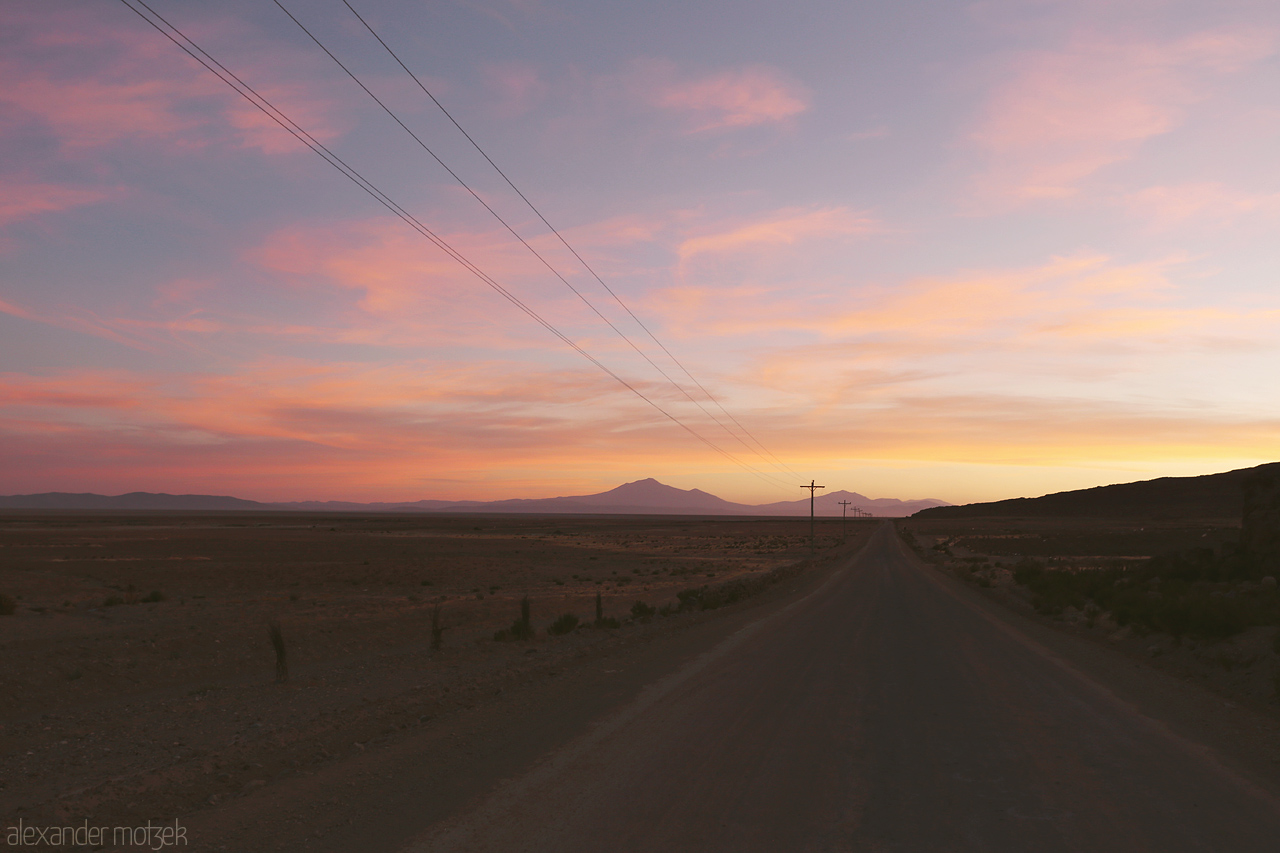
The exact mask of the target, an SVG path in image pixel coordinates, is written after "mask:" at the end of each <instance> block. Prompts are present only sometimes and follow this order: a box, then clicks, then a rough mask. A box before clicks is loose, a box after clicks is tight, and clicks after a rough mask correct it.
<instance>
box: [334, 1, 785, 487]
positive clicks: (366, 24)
mask: <svg viewBox="0 0 1280 853" xmlns="http://www.w3.org/2000/svg"><path fill="white" fill-rule="evenodd" d="M342 4H343V5H344V6H346V7H347V8H348V9H350V10H351V14H353V15H355V16H356V20H358V21H359V22H360V23H361V24H363V25H364V28H365V29H366V30H368V31H369V35H371V36H373V37H374V38H375V39H376V40H377V42H378V44H380V45H382V47H383V49H385V50H386V51H387V53H388V54H389V55H390V56H391V58H392V59H394V60H395V62H396V64H397V65H399V66H400V67H401V68H402V69H404V72H405V73H406V74H408V75H409V77H410V79H412V80H413V82H414V83H415V84H417V86H418V88H419V89H421V90H422V93H423V94H424V95H426V96H427V97H428V98H430V99H431V103H433V104H435V105H436V107H437V108H439V110H440V112H442V113H443V114H444V116H445V118H447V119H449V121H450V122H451V123H452V124H453V126H454V127H456V128H457V129H458V132H459V133H461V134H462V135H463V136H464V137H466V140H467V142H470V143H471V146H472V147H473V148H475V149H476V151H477V152H478V153H479V154H480V156H481V157H483V158H484V160H485V162H486V163H488V164H489V165H490V166H492V167H493V170H494V171H495V172H497V173H498V174H499V175H500V176H501V177H502V180H504V181H505V182H506V184H507V186H509V187H511V190H512V191H513V192H514V193H515V194H516V195H518V196H519V197H520V200H521V201H523V202H524V203H525V204H526V205H528V207H529V209H530V210H531V211H533V213H534V215H535V216H537V217H538V219H540V220H541V221H542V224H543V225H545V226H547V229H548V230H549V231H550V232H551V233H552V234H554V235H556V239H558V240H559V241H560V242H561V243H562V244H563V245H564V247H565V248H566V249H568V250H569V252H570V253H571V254H572V255H573V256H574V257H575V258H577V260H578V262H579V263H580V264H582V266H583V268H584V269H585V270H586V271H587V272H588V273H590V274H591V277H592V278H594V279H595V280H596V281H598V282H599V283H600V286H601V287H603V288H604V289H605V290H606V291H607V292H608V294H609V295H610V296H611V297H613V300H614V301H615V302H617V303H618V305H619V306H620V307H621V308H622V310H623V311H625V312H626V313H627V315H628V316H629V317H631V319H632V320H634V321H635V323H636V325H638V326H639V327H640V328H641V329H643V330H644V333H645V334H646V335H648V336H649V339H650V340H652V341H653V342H654V343H655V344H657V345H658V347H659V348H660V349H661V350H662V351H663V352H664V353H666V355H667V358H669V359H671V361H672V362H674V363H675V365H676V366H677V367H679V368H680V370H681V371H682V372H683V373H684V375H685V376H687V377H689V381H690V382H692V383H693V384H694V385H695V386H697V388H698V390H699V391H701V392H702V393H703V394H704V395H705V396H706V398H707V399H708V400H710V401H711V402H712V403H714V404H715V405H716V407H717V408H719V409H720V411H721V412H723V413H724V414H725V416H726V417H728V418H729V420H731V421H733V423H734V424H735V425H736V426H737V427H738V429H740V430H742V432H743V434H745V435H746V436H747V437H748V438H750V439H751V441H752V442H753V443H754V444H755V445H756V447H758V448H759V450H760V452H762V453H763V454H764V455H765V456H767V457H768V458H769V459H770V460H772V461H773V463H774V464H776V465H777V466H778V467H779V468H781V469H782V470H784V471H787V472H788V473H789V474H792V475H794V476H796V477H798V476H800V475H799V474H796V472H794V471H792V470H791V469H790V468H788V467H787V465H786V464H785V463H784V462H783V461H782V460H781V459H779V458H778V457H777V456H775V455H774V454H773V453H772V452H770V450H769V448H767V447H765V446H764V444H763V443H761V442H760V440H759V439H757V438H756V437H755V435H753V434H752V432H751V431H750V430H749V429H747V428H746V427H745V426H744V425H743V424H742V423H741V422H740V421H739V420H738V419H737V418H736V417H734V416H733V413H732V412H730V411H729V410H728V409H726V408H725V407H724V405H723V404H722V403H721V402H720V401H719V400H718V399H716V397H715V396H714V395H712V393H711V392H710V391H708V390H707V389H706V388H705V387H704V386H703V384H702V383H701V382H699V381H698V379H697V377H695V376H694V375H693V373H691V372H690V371H689V368H687V367H685V366H684V363H683V362H681V361H680V359H678V358H676V356H675V353H673V352H671V350H669V349H668V348H667V346H666V344H664V343H663V342H662V341H660V340H659V339H658V336H657V335H655V334H654V333H653V330H651V329H650V328H649V326H648V325H647V324H646V323H645V322H644V321H643V320H641V319H640V318H639V317H638V316H636V314H635V312H634V311H632V310H631V308H630V306H628V305H627V303H626V302H624V301H623V300H622V297H620V296H619V295H618V294H617V293H616V292H615V291H614V289H613V288H612V287H610V286H609V284H608V283H607V282H606V281H605V280H604V279H603V278H601V276H600V274H599V273H597V272H596V271H595V268H594V267H592V266H591V264H589V263H587V260H586V258H584V257H582V255H581V254H579V253H578V250H577V249H575V248H574V247H573V246H572V245H570V244H569V241H568V240H567V239H565V236H564V235H563V234H561V233H560V230H559V229H558V228H556V227H555V226H554V225H552V224H551V223H550V222H549V221H548V220H547V217H545V216H543V214H542V211H541V210H539V209H538V207H537V205H535V204H534V203H533V202H532V201H531V200H530V199H529V197H528V196H527V195H525V194H524V191H523V190H521V189H520V188H519V187H517V186H516V185H515V182H514V181H512V180H511V178H510V177H508V175H507V173H506V172H504V171H503V170H502V168H501V167H499V166H498V164H497V163H495V162H494V161H493V158H492V157H490V156H489V154H488V152H487V151H485V150H484V149H483V148H482V147H480V143H479V142H476V140H475V138H474V137H472V135H471V134H470V133H468V132H467V131H466V129H465V128H464V127H463V126H462V125H461V124H460V123H459V122H458V120H457V119H456V118H454V117H453V114H452V113H451V112H449V111H448V110H447V109H445V106H444V104H442V103H440V101H439V99H438V98H436V96H435V95H433V94H432V93H431V90H430V89H428V88H427V87H426V84H425V83H423V82H422V79H421V78H420V77H418V75H417V74H415V73H414V72H413V71H412V70H411V69H410V68H409V66H408V65H406V64H405V63H404V61H403V60H402V59H401V58H400V56H399V55H398V54H397V53H396V52H395V51H394V50H392V49H391V45H389V44H387V42H386V40H385V39H383V38H382V36H380V35H379V34H378V32H377V30H375V29H374V28H373V26H372V25H371V24H370V23H369V22H368V21H367V20H365V18H364V16H363V15H361V14H360V13H359V12H357V11H356V8H355V7H354V6H352V5H351V3H350V2H348V0H342ZM610 325H611V326H612V323H611V324H610ZM663 375H664V376H665V375H666V374H665V373H664V374H663ZM672 384H673V385H677V387H679V386H678V384H677V383H675V382H672ZM681 390H682V391H683V390H684V389H683V388H681ZM686 396H689V395H688V394H687V393H686ZM690 399H691V400H692V399H693V398H692V397H690ZM694 402H695V403H696V402H697V401H696V400H695V401H694ZM699 408H701V406H699ZM703 411H704V412H706V410H705V409H703ZM706 414H707V416H708V417H710V418H711V419H712V420H714V421H716V423H717V424H720V421H719V420H718V419H717V418H716V417H715V416H714V415H712V414H711V413H710V412H706ZM720 426H722V427H724V425H723V424H720ZM724 429H725V431H726V432H729V433H730V434H732V431H731V430H729V429H728V427H724ZM734 437H735V438H738V437H737V436H736V435H735V436H734ZM738 440H739V441H740V442H741V441H742V439H741V438H738ZM742 443H743V445H744V446H745V445H746V443H745V442H742ZM753 452H755V451H754V449H753Z"/></svg>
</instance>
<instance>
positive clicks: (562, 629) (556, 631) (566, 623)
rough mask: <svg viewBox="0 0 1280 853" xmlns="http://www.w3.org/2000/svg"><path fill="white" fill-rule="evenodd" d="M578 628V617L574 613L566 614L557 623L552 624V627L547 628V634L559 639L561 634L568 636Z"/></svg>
mask: <svg viewBox="0 0 1280 853" xmlns="http://www.w3.org/2000/svg"><path fill="white" fill-rule="evenodd" d="M577 627H578V617H577V616H574V615H573V614H572V613H565V614H564V615H562V616H560V617H559V618H558V619H556V621H554V622H552V623H551V627H549V628H547V633H548V634H551V635H552V636H555V637H558V636H560V635H561V634H567V633H569V632H570V631H572V630H573V629H574V628H577Z"/></svg>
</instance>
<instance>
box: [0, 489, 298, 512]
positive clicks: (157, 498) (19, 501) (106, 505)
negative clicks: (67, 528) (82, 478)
mask: <svg viewBox="0 0 1280 853" xmlns="http://www.w3.org/2000/svg"><path fill="white" fill-rule="evenodd" d="M272 508H273V507H272V506H271V505H270V504H264V503H259V502H258V501H249V500H244V499H243V498H233V497H229V496H227V495H166V494H163V493H160V494H157V493H154V492H130V493H129V494H127V495H95V494H91V493H88V492H85V493H82V494H72V493H69V492H45V493H43V494H39V495H0V509H80V510H98V509H123V510H188V511H189V510H205V511H208V510H258V509H272Z"/></svg>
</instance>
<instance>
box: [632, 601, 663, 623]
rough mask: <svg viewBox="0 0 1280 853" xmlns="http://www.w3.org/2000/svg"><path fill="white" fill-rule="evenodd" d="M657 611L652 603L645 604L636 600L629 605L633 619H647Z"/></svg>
mask: <svg viewBox="0 0 1280 853" xmlns="http://www.w3.org/2000/svg"><path fill="white" fill-rule="evenodd" d="M657 612H658V611H657V608H655V607H653V606H652V605H649V604H645V603H644V602H643V601H637V602H636V603H635V604H633V605H631V616H632V617H633V618H635V619H648V618H649V617H650V616H652V615H653V614H655V613H657Z"/></svg>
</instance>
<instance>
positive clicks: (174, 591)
mask: <svg viewBox="0 0 1280 853" xmlns="http://www.w3.org/2000/svg"><path fill="white" fill-rule="evenodd" d="M871 529H872V525H871V524H868V523H866V522H863V523H862V524H861V525H859V524H858V523H850V525H849V536H850V540H851V545H852V541H857V540H859V539H865V536H866V535H867V534H868V533H869V531H870V530H871ZM808 534H809V525H808V522H807V520H796V519H741V518H732V519H698V518H689V517H682V518H663V517H654V516H648V517H602V516H598V517H588V516H575V517H564V516H559V517H534V516H527V515H526V516H518V517H501V516H493V515H486V516H483V517H463V516H426V515H406V514H400V515H376V514H317V513H298V514H292V515H291V514H275V513H273V514H269V515H264V514H261V513H209V512H204V513H199V512H191V513H140V512H117V513H106V512H99V513H72V512H61V513H59V512H18V511H11V512H7V513H4V514H3V515H0V596H2V598H0V605H3V604H4V603H5V599H7V600H8V601H9V602H11V603H12V604H13V605H14V607H13V608H12V609H13V612H11V613H5V612H3V611H5V610H7V609H8V608H6V607H3V606H0V830H7V829H8V828H9V827H12V826H14V825H16V824H17V823H18V821H22V822H23V824H24V825H27V826H37V827H49V826H68V825H77V826H79V825H81V824H82V823H83V822H84V821H86V820H87V821H89V822H90V825H93V826H110V827H117V826H126V827H134V826H140V825H145V824H146V822H147V821H149V820H150V821H157V822H163V821H172V820H173V819H175V818H181V819H182V821H183V822H184V823H186V822H187V820H188V818H192V819H194V818H195V817H196V816H198V815H200V814H202V813H212V815H213V816H212V818H211V819H210V820H209V821H207V822H206V823H205V824H202V826H204V827H205V828H204V829H203V830H202V834H200V835H198V836H191V838H192V840H193V842H195V849H219V848H222V849H229V850H241V849H243V850H265V849H280V846H281V845H283V844H285V843H286V841H285V838H284V836H288V838H290V839H293V838H295V837H298V838H303V839H305V838H308V837H311V836H315V835H316V834H317V833H318V834H319V836H320V837H336V836H335V835H334V833H335V828H336V827H338V826H341V827H348V826H353V827H354V826H359V827H361V828H362V831H366V832H367V831H369V829H368V823H367V822H365V821H364V815H363V813H362V811H361V810H360V809H357V808H356V807H355V806H352V807H350V808H343V809H337V810H335V809H334V808H333V802H331V801H337V802H343V803H345V802H347V801H348V800H349V799H350V797H349V792H350V787H349V785H348V784H347V782H348V781H349V774H350V773H354V772H355V771H353V770H351V769H350V768H351V767H352V766H353V764H352V763H353V762H356V763H358V762H360V761H362V760H365V759H366V758H368V757H370V756H377V755H383V754H386V753H388V752H391V751H395V750H397V749H400V745H401V744H402V742H404V741H405V740H406V739H412V738H414V737H417V736H419V735H425V736H427V738H428V740H431V742H432V744H433V745H432V746H431V748H430V749H428V751H427V752H426V754H424V755H421V756H418V760H420V761H421V762H424V763H426V764H428V765H430V766H431V767H432V768H433V773H434V776H435V778H437V779H439V780H441V781H442V782H443V783H444V785H445V787H446V788H447V789H448V791H449V792H451V793H449V794H448V795H447V796H446V797H445V798H444V799H443V800H441V801H440V802H452V800H450V799H449V797H456V796H458V792H459V791H461V790H463V788H462V787H460V786H459V785H458V784H457V781H458V780H459V779H460V778H461V777H462V776H463V775H465V774H466V773H468V772H470V771H469V769H468V768H467V767H466V765H468V764H469V763H470V762H469V760H468V756H467V755H466V754H465V753H458V754H456V755H455V754H454V753H453V752H452V751H451V749H446V748H445V746H446V745H447V746H450V747H451V746H452V745H453V744H454V742H455V737H454V732H453V729H451V728H450V726H453V725H454V724H455V722H456V720H457V719H460V718H469V717H470V716H472V715H474V714H475V713H476V712H478V710H479V709H482V708H485V707H488V706H491V705H497V706H499V707H500V708H506V709H518V707H519V706H520V705H521V703H523V702H524V701H525V700H524V699H523V698H521V697H523V696H524V695H525V694H526V693H527V692H528V690H529V689H530V688H531V686H532V685H536V684H539V683H541V682H542V680H544V679H549V678H554V677H557V676H560V675H563V674H565V673H569V672H575V671H577V670H579V669H581V668H582V667H583V666H584V665H587V664H586V663H585V662H587V661H594V660H597V659H598V658H600V656H602V655H603V656H606V657H607V656H609V655H612V654H615V653H617V652H619V651H620V650H626V649H629V648H631V647H632V646H635V645H636V644H640V645H644V644H646V643H647V642H649V641H650V639H652V638H653V637H662V636H664V635H666V634H670V633H673V632H674V633H675V634H680V632H682V631H684V630H685V629H687V628H688V627H690V626H692V625H697V624H699V623H700V621H702V620H704V619H710V618H712V617H715V616H717V615H719V614H720V613H721V612H722V611H721V610H704V609H703V608H702V606H701V605H702V604H705V603H708V602H709V601H710V599H708V598H705V597H704V595H703V594H700V593H699V590H702V589H705V590H707V591H708V592H714V591H715V590H718V589H719V590H723V589H725V588H730V589H733V588H736V585H742V586H743V587H744V588H753V587H758V586H760V585H762V584H763V585H765V586H768V585H769V583H768V581H769V579H770V578H772V577H773V573H775V572H779V571H781V572H784V573H785V572H789V571H791V570H792V568H791V567H796V566H797V565H798V564H800V563H801V562H802V561H803V560H804V559H805V558H806V556H807V555H808V553H809V537H808ZM839 534H840V526H839V523H838V522H836V523H832V522H830V521H827V522H826V523H820V524H819V527H818V541H817V546H818V549H819V552H820V553H826V552H829V551H831V549H832V548H833V546H834V545H835V543H836V542H837V537H838V536H839ZM682 595H683V596H684V601H683V604H684V606H683V608H682V607H681V605H682V599H681V596H682ZM597 597H598V600H599V606H600V608H601V610H602V611H603V615H604V617H605V619H604V621H603V623H601V624H599V625H596V624H595V616H596V606H597V604H596V603H597ZM729 597H733V596H721V598H720V600H719V601H716V602H715V603H723V601H724V600H725V599H727V598H729ZM524 598H527V599H528V600H529V604H530V611H531V628H532V629H533V636H532V637H531V638H529V639H523V640H520V641H515V642H498V641H495V640H494V634H495V632H496V631H499V630H500V629H504V628H509V627H510V626H511V625H512V623H513V621H514V620H515V619H516V618H517V617H518V616H519V614H520V611H521V606H520V603H521V599H524ZM730 609H733V608H732V607H731V608H730ZM739 609H741V608H740V607H739ZM655 611H656V612H655ZM437 614H438V622H436V621H435V620H436V616H437ZM566 614H569V615H570V616H571V617H576V618H577V619H578V620H579V625H578V627H576V628H575V629H573V630H570V631H568V633H563V634H559V635H552V634H550V633H548V628H549V627H550V626H551V625H552V623H553V621H554V620H556V619H558V618H559V617H561V616H564V615H566ZM273 621H274V622H276V623H278V624H279V625H280V626H281V630H282V634H283V638H284V641H285V645H286V649H287V665H288V670H289V673H288V675H289V677H288V680H287V682H286V683H283V684H277V683H275V674H276V669H275V655H274V651H273V649H272V645H271V643H270V641H269V639H268V625H269V623H271V622H273ZM713 621H714V620H713ZM433 624H434V625H436V627H438V628H439V629H440V631H439V637H440V639H441V640H442V643H441V644H440V647H439V648H436V647H435V646H434V643H433V633H434V632H433ZM593 701H594V700H589V699H584V700H580V701H576V702H575V705H576V707H577V708H582V709H585V708H588V707H596V706H595V705H593V704H592V702H593ZM512 713H513V714H514V715H515V716H513V717H512V719H511V720H510V721H509V722H510V728H511V729H512V730H513V731H517V732H518V731H523V723H522V721H521V720H520V719H519V712H518V710H513V711H512ZM561 716H562V717H566V719H568V718H569V717H567V716H566V715H564V714H561ZM574 719H576V717H575V718H574ZM326 774H329V775H330V776H336V777H341V778H343V780H344V781H343V783H342V786H341V789H340V792H339V794H335V793H334V792H333V791H330V790H328V789H324V791H323V796H322V795H321V793H318V792H319V791H320V790H321V789H320V788H315V787H314V786H313V787H310V788H309V787H308V784H309V781H310V780H312V779H314V778H318V777H325V775H326ZM322 787H323V786H322ZM285 789H290V790H296V791H309V792H310V793H309V794H305V795H304V794H301V793H300V794H298V796H299V797H301V800H300V801H299V802H300V804H299V805H297V806H296V807H291V808H290V809H285V808H284V807H283V806H280V805H279V804H280V803H282V802H283V801H284V798H285V795H284V793H283V791H285ZM246 803H258V804H263V805H264V807H265V809H266V811H265V812H263V813H262V816H261V819H260V820H258V821H257V822H256V823H254V824H253V829H252V831H253V832H258V833H267V835H259V836H256V837H255V838H254V840H248V836H244V835H236V834H235V833H234V832H230V831H229V830H230V828H231V823H232V822H231V818H229V817H227V816H226V815H227V814H228V810H231V811H234V810H235V809H236V808H240V807H242V806H244V805H245V804H246ZM369 821H372V822H377V821H373V819H372V818H370V819H369ZM414 826H417V824H414ZM379 831H381V830H379ZM397 831H398V830H397ZM272 833H276V835H272ZM279 833H284V835H279ZM375 834H376V833H375ZM233 836H234V837H233ZM268 836H270V840H264V839H267V837H268ZM379 837H380V838H381V837H383V836H379ZM5 840H6V837H5V836H3V835H0V845H2V844H3V842H4V841H5ZM384 840H385V839H384ZM386 843H390V842H389V841H388V842H386ZM352 845H354V847H353V846H352ZM344 846H345V849H358V848H359V847H360V842H359V841H358V840H354V839H351V838H348V839H347V840H346V841H345V842H344ZM68 849H72V848H68ZM82 849H83V848H82ZM337 849H343V847H339V848H337ZM371 849H382V848H379V847H377V846H375V847H374V848H371Z"/></svg>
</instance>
